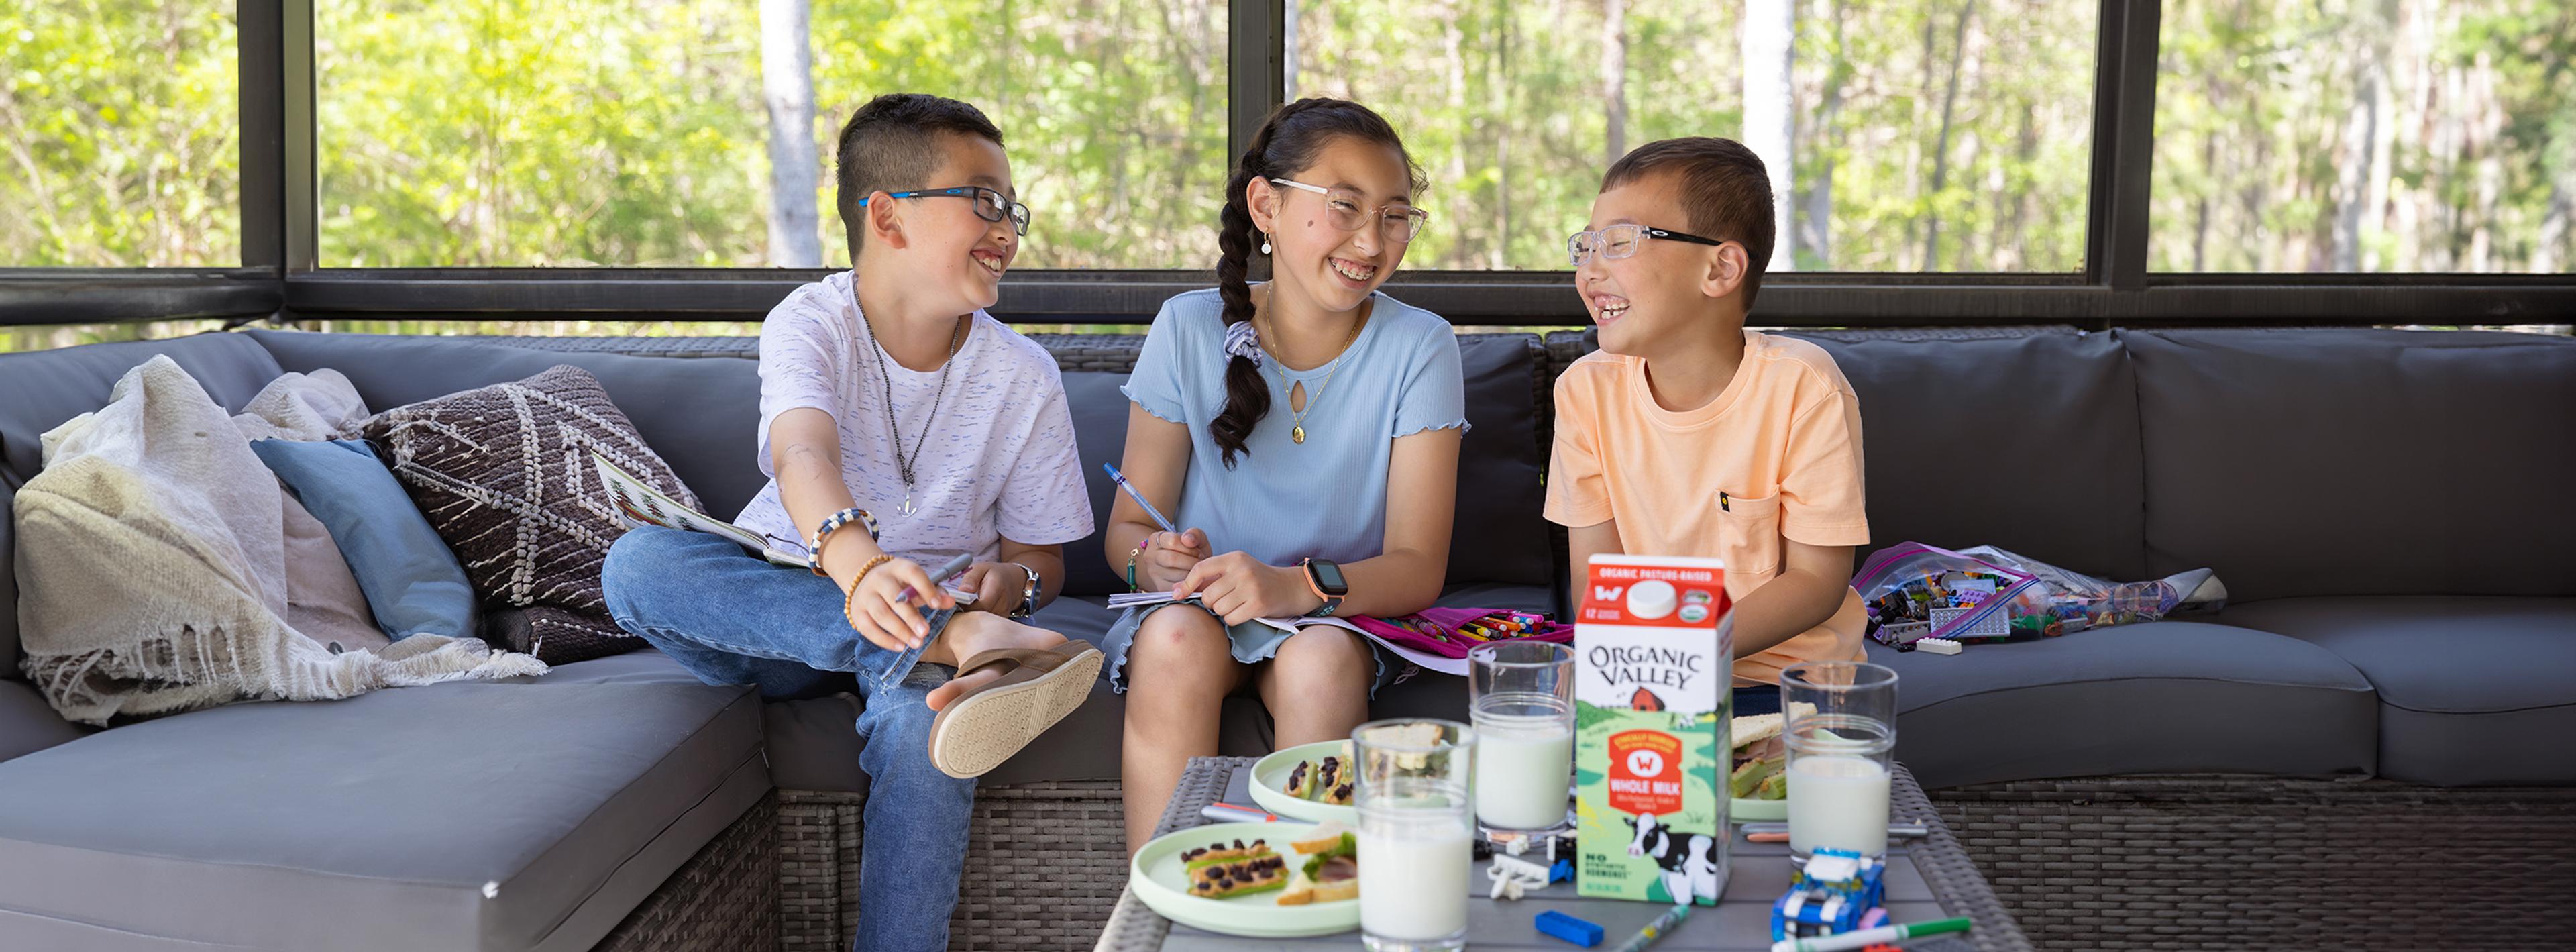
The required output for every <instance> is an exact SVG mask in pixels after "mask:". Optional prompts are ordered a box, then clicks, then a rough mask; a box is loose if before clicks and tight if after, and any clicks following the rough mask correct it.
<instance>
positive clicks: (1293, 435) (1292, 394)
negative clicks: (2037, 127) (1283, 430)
mask: <svg viewBox="0 0 2576 952" xmlns="http://www.w3.org/2000/svg"><path fill="white" fill-rule="evenodd" d="M1367 324H1368V318H1367V317H1365V316H1363V317H1361V318H1360V319H1359V320H1356V321H1352V322H1351V336H1349V337H1347V338H1343V340H1342V349H1341V352H1339V353H1336V354H1334V355H1333V364H1332V367H1331V368H1330V369H1327V370H1325V371H1324V382H1323V383H1320V384H1316V385H1315V392H1313V393H1310V394H1307V395H1306V406H1305V407H1304V408H1303V409H1300V408H1299V407H1298V406H1297V404H1296V401H1297V385H1296V384H1295V383H1294V382H1292V381H1290V380H1289V379H1288V368H1287V367H1286V366H1285V365H1286V364H1287V361H1286V360H1273V361H1271V362H1270V365H1271V366H1270V369H1271V371H1272V372H1273V373H1276V374H1278V375H1279V386H1280V387H1282V388H1284V389H1286V390H1287V391H1288V401H1289V402H1288V415H1289V417H1290V426H1289V428H1288V441H1289V442H1291V443H1295V444H1297V445H1299V446H1304V445H1305V444H1306V412H1307V411H1308V410H1313V409H1314V408H1315V403H1316V401H1319V400H1322V399H1324V390H1325V388H1327V387H1331V386H1332V385H1333V375H1334V374H1337V373H1340V372H1342V358H1344V357H1348V356H1350V354H1351V345H1352V344H1353V343H1356V342H1358V341H1359V339H1360V328H1361V327H1363V326H1366V325H1367ZM1271 326H1272V327H1273V328H1276V327H1277V326H1278V324H1277V322H1275V321H1274V322H1272V324H1271ZM1270 339H1271V340H1274V341H1276V340H1279V338H1278V336H1277V335H1275V334H1274V335H1272V336H1271V338H1270Z"/></svg>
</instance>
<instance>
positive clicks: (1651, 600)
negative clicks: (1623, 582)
mask: <svg viewBox="0 0 2576 952" xmlns="http://www.w3.org/2000/svg"><path fill="white" fill-rule="evenodd" d="M1680 601H1681V599H1680V596H1679V595H1678V594H1677V593H1676V592H1674V590H1673V583H1671V582H1667V581H1664V580H1662V579H1647V580H1645V581H1643V582H1639V583H1637V584H1635V585H1631V586H1628V614H1630V615H1634V616H1636V617H1638V618H1644V619H1655V618H1662V617H1664V616H1666V615H1670V614H1672V613H1673V608H1674V607H1675V606H1676V605H1677V604H1679V602H1680Z"/></svg>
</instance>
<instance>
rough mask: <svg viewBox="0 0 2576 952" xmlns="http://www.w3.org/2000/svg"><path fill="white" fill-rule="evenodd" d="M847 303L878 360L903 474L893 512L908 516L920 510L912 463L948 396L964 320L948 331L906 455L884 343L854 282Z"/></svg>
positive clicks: (896, 457) (888, 428)
mask: <svg viewBox="0 0 2576 952" xmlns="http://www.w3.org/2000/svg"><path fill="white" fill-rule="evenodd" d="M850 306H851V307H855V308H858V311H859V326H860V327H861V328H864V329H865V330H866V331H867V334H868V353H870V354H873V355H875V356H876V359H877V381H878V383H880V384H883V385H884V390H885V419H886V432H887V433H889V434H892V435H893V436H894V466H895V471H896V472H897V473H899V474H901V475H902V476H903V505H901V506H897V507H895V511H896V512H900V513H903V514H904V515H907V516H909V515H912V514H913V513H915V512H919V511H920V510H919V509H918V508H916V507H914V506H913V504H912V464H913V463H915V462H918V461H920V459H921V448H922V447H923V446H927V445H929V443H930V424H931V421H934V420H937V419H939V401H940V400H941V399H943V398H945V397H947V396H948V369H949V368H951V367H954V366H957V345H958V344H960V343H962V342H964V341H965V339H966V319H965V318H964V317H960V318H958V319H957V329H956V330H953V331H950V332H948V359H947V360H944V361H941V362H940V364H939V389H938V390H936V391H933V392H932V393H931V395H930V418H929V419H928V420H924V421H922V424H921V435H920V436H919V437H917V438H915V439H914V440H913V441H912V455H910V456H905V455H904V452H903V427H901V426H898V425H896V423H895V419H894V373H893V372H892V371H889V370H887V369H886V359H885V345H883V344H879V343H877V329H876V327H875V326H874V325H872V324H869V323H868V309H867V306H866V305H863V304H860V303H859V289H858V287H857V286H856V285H852V286H851V287H850Z"/></svg>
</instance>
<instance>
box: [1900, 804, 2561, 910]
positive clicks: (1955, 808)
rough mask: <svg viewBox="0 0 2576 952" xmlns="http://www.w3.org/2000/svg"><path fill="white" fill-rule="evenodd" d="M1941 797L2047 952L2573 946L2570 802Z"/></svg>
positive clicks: (1953, 825) (1946, 818)
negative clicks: (2062, 951) (2088, 951)
mask: <svg viewBox="0 0 2576 952" xmlns="http://www.w3.org/2000/svg"><path fill="white" fill-rule="evenodd" d="M1931 799H1932V803H1933V806H1934V808H1935V809H1936V810H1938V811H1939V813H1940V814H1941V819H1942V822H1943V823H1945V824H1947V825H1948V826H1949V827H1950V830H1951V831H1952V832H1953V833H1954V834H1956V835H1957V836H1958V838H1959V842H1960V843H1961V845H1963V846H1965V847H1967V850H1968V853H1969V855H1970V856H1972V857H1974V858H1975V860H1976V863H1977V868H1978V869H1980V870H1982V871H1984V872H1985V874H1986V879H1987V881H1988V882H1990V883H1992V884H1993V885H1994V889H1995V892H1996V893H1997V894H1998V895H1999V896H2000V897H2001V898H2002V899H2003V902H2004V905H2005V906H2007V907H2008V908H2010V909H2011V910H2012V911H2013V915H2014V916H2015V917H2016V918H2017V919H2019V920H2020V923H2021V928H2022V931H2023V933H2024V934H2026V935H2028V936H2029V937H2030V940H2031V943H2032V944H2033V945H2035V946H2037V947H2039V948H2043V949H2212V950H2217V949H2228V950H2237V949H2259V948H2294V947H2305V948H2323V947H2331V948H2337V949H2346V948H2349V949H2392V950H2395V949H2406V950H2414V949H2436V948H2444V949H2456V948H2499V949H2502V948H2515V949H2537V948H2569V947H2571V946H2570V943H2571V942H2576V901H2570V900H2569V898H2568V897H2569V896H2571V895H2576V789H2560V788H2475V787H2467V788H2437V787H2420V786H2411V785H2407V784H2400V783H2392V782H2389V781H2384V780H2363V779H2349V780H2299V779H2284V778H2272V777H2251V776H2235V775H2181V776H2155V777H2083V778H2073V779H2064V780H2046V781H2029V782H2022V783H2002V784H1985V785H1979V786H1970V787H1958V788H1952V789H1947V790H1935V791H1932V792H1931Z"/></svg>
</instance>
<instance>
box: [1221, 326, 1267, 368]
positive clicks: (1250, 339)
mask: <svg viewBox="0 0 2576 952" xmlns="http://www.w3.org/2000/svg"><path fill="white" fill-rule="evenodd" d="M1225 352H1226V353H1227V354H1230V355H1233V356H1236V357H1241V358H1244V359H1245V360H1249V361H1252V365H1253V366H1255V367H1258V366H1261V333H1260V332H1259V331H1256V330H1254V329H1253V327H1252V322H1251V321H1236V322H1234V323H1232V324H1228V325H1226V326H1225Z"/></svg>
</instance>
